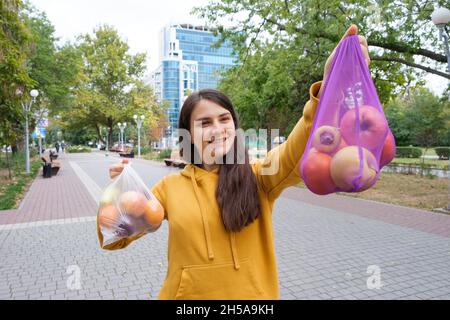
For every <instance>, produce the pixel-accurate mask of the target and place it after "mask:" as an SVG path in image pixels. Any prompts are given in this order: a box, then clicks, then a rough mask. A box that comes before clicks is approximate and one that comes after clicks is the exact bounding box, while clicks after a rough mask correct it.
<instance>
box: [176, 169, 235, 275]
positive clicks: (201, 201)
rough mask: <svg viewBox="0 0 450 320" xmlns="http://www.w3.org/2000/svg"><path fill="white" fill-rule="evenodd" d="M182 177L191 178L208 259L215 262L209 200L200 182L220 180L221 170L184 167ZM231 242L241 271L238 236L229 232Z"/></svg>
mask: <svg viewBox="0 0 450 320" xmlns="http://www.w3.org/2000/svg"><path fill="white" fill-rule="evenodd" d="M181 175H182V176H184V177H186V178H189V179H190V180H191V183H192V187H193V189H194V193H195V198H196V200H197V204H198V207H199V209H200V214H201V217H202V222H203V232H204V234H205V242H206V249H207V253H208V259H209V260H214V248H213V246H212V235H211V228H210V226H209V222H208V213H207V212H206V207H207V206H206V205H205V204H207V200H208V199H206V197H205V195H204V192H203V191H202V188H201V187H199V185H198V182H200V181H204V180H207V179H211V178H213V179H214V178H215V179H218V176H219V168H217V169H214V170H212V171H207V170H205V169H202V168H200V167H198V166H196V165H193V164H188V165H186V166H185V167H184V169H183V170H182V171H181ZM229 240H230V250H231V254H232V257H233V263H234V267H235V269H239V268H240V266H239V258H238V252H237V247H236V235H235V233H234V232H229Z"/></svg>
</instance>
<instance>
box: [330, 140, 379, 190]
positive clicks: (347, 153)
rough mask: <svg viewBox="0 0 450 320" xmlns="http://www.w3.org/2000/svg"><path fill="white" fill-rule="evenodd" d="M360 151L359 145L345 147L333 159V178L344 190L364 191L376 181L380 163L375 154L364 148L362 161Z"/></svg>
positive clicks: (331, 168)
mask: <svg viewBox="0 0 450 320" xmlns="http://www.w3.org/2000/svg"><path fill="white" fill-rule="evenodd" d="M359 151H360V150H359V148H358V147H357V146H349V147H345V148H344V149H342V150H340V151H339V152H338V153H336V154H335V155H334V156H333V158H332V159H331V164H330V170H331V178H332V179H333V181H334V183H336V185H337V186H338V187H339V188H340V189H341V190H342V191H346V192H349V191H358V192H360V191H364V190H367V189H368V188H370V187H371V186H372V185H373V184H374V183H375V181H376V178H377V173H378V164H377V160H376V159H375V156H374V155H373V154H372V153H371V152H370V151H369V150H367V149H365V148H362V159H363V160H362V163H361V162H360V160H359V159H360V155H359ZM361 167H362V173H360V169H361Z"/></svg>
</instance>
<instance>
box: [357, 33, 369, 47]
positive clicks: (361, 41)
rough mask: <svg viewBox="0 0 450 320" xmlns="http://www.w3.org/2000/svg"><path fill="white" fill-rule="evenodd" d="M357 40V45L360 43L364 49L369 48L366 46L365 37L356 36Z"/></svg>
mask: <svg viewBox="0 0 450 320" xmlns="http://www.w3.org/2000/svg"><path fill="white" fill-rule="evenodd" d="M358 38H359V43H361V44H362V45H363V46H365V47H369V46H368V44H367V39H366V37H364V36H361V35H358Z"/></svg>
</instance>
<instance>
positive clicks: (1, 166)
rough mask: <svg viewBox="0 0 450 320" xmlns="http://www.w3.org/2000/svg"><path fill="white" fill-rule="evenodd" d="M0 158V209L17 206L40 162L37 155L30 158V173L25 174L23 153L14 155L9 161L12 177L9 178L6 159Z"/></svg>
mask: <svg viewBox="0 0 450 320" xmlns="http://www.w3.org/2000/svg"><path fill="white" fill-rule="evenodd" d="M4 156H5V155H4V154H2V157H3V158H2V159H0V210H9V209H14V208H17V207H18V205H19V203H20V200H21V199H23V197H24V196H25V193H26V192H27V190H28V188H29V186H30V185H31V183H32V182H33V180H34V178H35V177H36V175H37V173H38V172H39V169H40V168H41V166H42V165H41V163H42V161H40V160H39V159H38V157H37V156H34V157H32V158H31V159H30V175H26V174H25V158H24V156H23V153H19V154H17V155H15V156H14V157H13V158H12V159H10V161H11V171H12V172H11V173H12V179H9V174H8V169H7V167H6V159H5V158H4Z"/></svg>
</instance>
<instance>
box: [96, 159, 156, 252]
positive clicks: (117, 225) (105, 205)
mask: <svg viewBox="0 0 450 320" xmlns="http://www.w3.org/2000/svg"><path fill="white" fill-rule="evenodd" d="M163 219H164V209H163V207H162V206H161V204H160V203H159V201H158V199H157V198H156V197H155V196H154V195H153V194H152V193H151V191H150V190H149V189H148V188H147V186H146V185H145V183H144V182H143V181H142V179H141V178H140V177H139V175H138V174H137V173H136V171H135V170H134V169H133V168H132V167H131V163H128V164H125V165H124V169H123V171H122V172H121V173H120V175H119V176H118V177H116V178H115V180H114V181H113V182H111V183H110V184H109V185H108V186H107V187H106V189H105V191H104V192H103V194H102V197H101V200H100V204H99V209H98V214H97V221H98V225H99V229H100V233H101V236H99V238H100V246H101V247H102V248H104V247H105V246H107V245H109V244H111V243H115V242H117V241H119V240H122V239H125V238H129V237H133V238H138V237H140V236H142V235H144V234H146V233H149V232H154V231H156V230H157V229H158V228H159V226H160V225H161V223H162V221H163Z"/></svg>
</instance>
